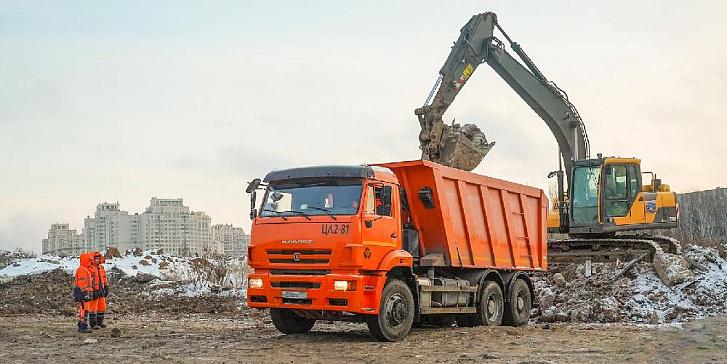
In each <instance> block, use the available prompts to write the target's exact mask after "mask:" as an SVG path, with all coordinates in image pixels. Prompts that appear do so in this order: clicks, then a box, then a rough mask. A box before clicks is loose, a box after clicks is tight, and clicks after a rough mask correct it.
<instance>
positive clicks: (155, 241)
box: [139, 197, 211, 255]
mask: <svg viewBox="0 0 727 364" xmlns="http://www.w3.org/2000/svg"><path fill="white" fill-rule="evenodd" d="M210 223H211V219H210V217H209V216H207V214H205V213H204V212H201V211H190V210H189V207H187V206H184V203H183V200H182V199H181V198H177V199H159V198H156V197H153V198H152V199H151V203H150V205H149V207H147V208H146V211H144V213H143V214H141V220H140V224H139V226H140V232H141V234H140V236H142V237H143V241H144V243H145V244H144V248H146V249H152V250H156V249H164V251H165V252H167V253H170V254H175V255H194V254H199V255H201V254H204V253H205V251H206V249H208V246H209V244H210Z"/></svg>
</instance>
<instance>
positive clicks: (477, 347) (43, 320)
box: [0, 309, 727, 363]
mask: <svg viewBox="0 0 727 364" xmlns="http://www.w3.org/2000/svg"><path fill="white" fill-rule="evenodd" d="M108 321H109V322H108V323H109V327H107V328H105V329H101V330H100V331H96V332H94V333H92V334H80V333H77V332H76V331H75V322H74V321H73V318H70V317H64V316H61V315H42V314H41V315H11V316H7V315H6V316H0V362H3V363H12V362H30V361H32V362H36V361H46V362H50V361H52V362H71V361H77V360H83V361H88V360H102V361H104V362H141V361H152V362H162V361H164V362H202V361H210V362H249V363H260V362H280V363H293V362H304V363H309V362H322V363H338V362H362V363H380V362H381V363H383V362H395V361H398V362H415V361H420V362H488V363H499V362H504V363H551V362H553V363H559V362H626V361H629V362H655V363H670V362H675V363H684V362H690V363H693V362H727V316H719V317H714V318H710V319H707V320H702V321H695V322H692V323H689V324H686V325H684V327H683V328H677V327H661V328H647V327H638V326H625V325H610V326H603V325H591V326H589V325H574V324H550V325H547V324H538V325H534V324H531V325H528V326H524V327H520V328H510V327H495V328H487V327H478V328H457V327H452V328H417V329H414V330H413V331H412V333H411V334H410V335H409V336H408V337H406V338H405V339H404V340H403V341H401V342H397V343H380V342H376V341H374V340H373V339H371V337H370V336H369V334H368V331H367V330H366V326H365V325H363V324H355V323H340V322H335V323H331V322H319V323H317V324H316V326H315V327H314V328H313V331H312V332H310V333H307V334H300V335H283V334H280V333H279V332H277V331H276V330H275V328H274V327H273V326H272V324H271V322H270V319H269V317H268V316H267V314H264V313H262V312H260V311H254V310H248V309H244V310H242V311H241V312H239V313H236V314H230V313H226V314H193V315H172V314H168V313H162V314H153V313H149V314H143V315H141V316H133V315H129V314H124V315H116V316H111V317H110V318H109V320H108ZM112 328H118V329H120V331H121V335H120V337H112V334H111V333H112ZM87 339H95V340H97V342H96V343H84V341H86V340H87Z"/></svg>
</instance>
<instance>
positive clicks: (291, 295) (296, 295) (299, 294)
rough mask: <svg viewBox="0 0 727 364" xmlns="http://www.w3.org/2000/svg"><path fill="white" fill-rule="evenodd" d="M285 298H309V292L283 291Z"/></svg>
mask: <svg viewBox="0 0 727 364" xmlns="http://www.w3.org/2000/svg"><path fill="white" fill-rule="evenodd" d="M283 298H295V299H304V298H308V292H305V291H283Z"/></svg>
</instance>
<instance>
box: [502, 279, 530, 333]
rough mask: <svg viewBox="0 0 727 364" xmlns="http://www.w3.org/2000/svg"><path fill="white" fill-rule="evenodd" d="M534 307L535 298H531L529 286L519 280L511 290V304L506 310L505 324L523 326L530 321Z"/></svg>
mask: <svg viewBox="0 0 727 364" xmlns="http://www.w3.org/2000/svg"><path fill="white" fill-rule="evenodd" d="M532 307H533V298H532V297H531V296H530V288H528V284H527V283H526V282H525V281H524V280H522V279H518V280H516V281H515V283H514V284H513V285H512V289H511V290H510V302H509V303H508V305H507V309H506V310H505V324H506V325H508V326H522V325H525V324H527V323H528V320H529V319H530V309H531V308H532Z"/></svg>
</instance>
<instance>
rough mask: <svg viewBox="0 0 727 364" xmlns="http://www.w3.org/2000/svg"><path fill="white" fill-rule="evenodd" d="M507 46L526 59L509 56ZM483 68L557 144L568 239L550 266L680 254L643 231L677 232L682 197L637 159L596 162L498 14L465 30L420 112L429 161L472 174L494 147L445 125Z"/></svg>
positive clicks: (468, 128) (574, 113) (557, 218)
mask: <svg viewBox="0 0 727 364" xmlns="http://www.w3.org/2000/svg"><path fill="white" fill-rule="evenodd" d="M495 30H497V31H498V32H499V34H501V35H502V37H503V38H504V41H503V39H500V38H498V37H497V36H496V35H495ZM508 45H509V48H510V50H512V52H514V54H515V55H516V56H517V57H518V58H519V60H518V58H515V57H514V56H513V55H512V54H510V52H509V51H508V50H507V46H508ZM482 63H487V64H488V65H489V66H490V67H491V68H492V69H493V70H495V72H497V74H498V75H500V77H501V78H502V79H503V80H505V82H506V83H507V84H508V85H509V86H510V87H511V88H512V89H513V90H514V91H515V92H516V93H517V94H518V95H519V96H520V97H521V98H522V99H523V101H525V103H527V104H528V105H529V106H530V107H531V108H532V109H533V111H535V113H536V114H537V115H538V116H540V118H541V119H542V120H543V121H545V124H546V125H547V126H548V128H549V129H550V131H551V132H552V133H553V136H554V137H555V139H556V141H557V143H558V148H559V151H560V158H559V168H558V170H557V171H554V172H551V173H550V174H549V176H548V177H549V178H553V177H554V178H557V186H558V195H557V199H556V200H555V201H554V203H553V206H552V207H553V208H552V210H551V212H550V213H549V215H548V226H549V232H551V233H559V234H560V236H564V235H563V234H565V235H567V237H566V238H555V237H554V238H552V239H549V247H550V252H549V254H550V259H551V261H552V260H558V259H562V261H567V260H571V259H567V258H569V257H570V258H573V260H576V259H581V258H582V257H583V256H586V257H588V259H595V260H612V259H614V258H615V257H620V256H621V255H622V254H625V253H634V252H636V251H643V250H651V251H653V250H654V249H659V248H661V249H663V250H666V251H668V252H672V253H680V250H681V248H680V246H679V242H678V241H676V240H674V239H672V238H669V237H665V236H659V235H654V234H644V233H643V232H644V230H653V229H670V228H675V227H677V226H678V224H679V213H678V205H677V197H676V194H675V193H674V192H672V191H671V190H670V188H669V185H667V184H664V183H662V182H661V180H660V179H658V178H657V177H656V175H655V174H654V173H651V172H642V170H641V161H640V160H639V159H637V158H618V157H603V156H602V155H601V154H598V155H597V157H596V158H591V155H590V144H589V140H588V134H587V132H586V127H585V124H584V123H583V120H582V119H581V116H580V115H579V114H578V110H576V107H575V106H574V105H573V104H572V103H571V102H570V101H569V99H568V95H567V94H566V93H565V92H564V91H563V90H561V89H560V88H559V87H558V86H557V85H556V84H555V83H554V82H551V81H549V80H548V79H547V78H546V77H545V75H543V73H542V72H541V71H540V69H538V67H537V66H536V65H535V63H533V61H532V60H531V59H530V57H528V55H527V54H526V53H525V51H524V50H523V49H522V47H521V46H520V45H519V44H518V43H515V42H513V41H512V39H510V37H509V36H508V35H507V33H505V31H504V30H503V29H502V27H501V26H500V25H499V24H498V22H497V16H496V15H495V14H494V13H491V12H487V13H482V14H478V15H475V16H473V17H472V18H471V19H470V21H469V22H467V24H465V26H464V27H463V28H462V29H461V31H460V35H459V38H458V39H457V41H456V42H455V43H454V45H453V46H452V50H451V52H450V54H449V56H448V57H447V60H446V61H445V63H444V65H443V66H442V68H441V69H440V71H439V77H438V78H437V81H436V82H435V84H434V87H433V88H432V90H431V91H430V93H429V96H428V97H427V99H426V101H425V103H424V106H422V107H421V108H418V109H416V110H415V114H416V115H417V116H418V119H419V123H420V126H421V133H420V134H419V142H420V148H421V150H422V159H427V160H432V161H435V162H437V163H440V164H444V165H448V166H451V167H455V168H459V169H463V170H467V171H471V170H472V169H474V168H475V167H477V166H478V165H479V164H480V162H481V161H482V159H483V158H484V157H485V155H486V154H487V152H488V151H489V150H490V149H491V148H492V147H493V146H494V144H495V143H494V142H487V139H486V137H485V135H484V133H482V131H480V129H479V128H478V127H477V126H475V125H472V124H465V125H463V126H460V125H459V124H454V123H452V124H451V125H447V124H445V123H444V122H443V120H442V116H443V114H444V112H445V111H446V110H447V108H448V107H449V106H450V105H451V103H452V102H453V101H454V99H455V97H456V96H457V94H458V93H459V92H460V91H461V90H462V88H463V87H464V85H465V84H466V83H467V81H468V80H469V78H470V77H471V76H472V74H473V73H474V71H475V70H476V69H477V67H478V66H479V65H480V64H482ZM645 176H648V178H649V179H648V180H645V179H644V177H645ZM647 181H648V182H647ZM551 236H556V234H552V235H551Z"/></svg>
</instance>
